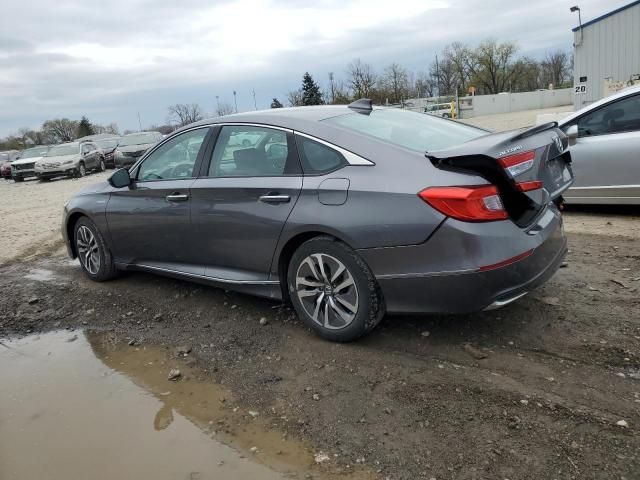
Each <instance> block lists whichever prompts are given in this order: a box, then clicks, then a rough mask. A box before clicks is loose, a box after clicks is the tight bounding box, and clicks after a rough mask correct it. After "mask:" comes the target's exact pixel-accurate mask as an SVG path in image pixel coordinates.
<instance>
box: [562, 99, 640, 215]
mask: <svg viewBox="0 0 640 480" xmlns="http://www.w3.org/2000/svg"><path fill="white" fill-rule="evenodd" d="M571 125H577V126H578V140H577V142H576V144H575V145H574V146H573V147H571V156H572V158H573V167H574V170H575V174H576V183H575V185H574V186H573V187H572V188H571V190H570V191H569V194H568V195H567V196H568V197H569V199H570V200H571V199H572V198H573V199H576V200H577V201H579V202H584V203H588V202H590V201H593V202H595V203H609V202H611V203H616V202H618V201H620V202H625V201H629V200H631V201H633V200H635V201H638V200H640V154H639V153H638V152H640V94H636V95H631V96H629V97H625V98H621V99H618V100H616V101H613V102H611V103H608V104H606V105H604V106H602V107H600V108H598V109H595V110H593V111H591V112H588V113H586V114H585V115H583V116H581V117H580V118H578V119H576V120H575V121H572V122H571V123H569V124H567V125H565V126H563V129H565V130H566V129H567V128H569V127H570V126H571Z"/></svg>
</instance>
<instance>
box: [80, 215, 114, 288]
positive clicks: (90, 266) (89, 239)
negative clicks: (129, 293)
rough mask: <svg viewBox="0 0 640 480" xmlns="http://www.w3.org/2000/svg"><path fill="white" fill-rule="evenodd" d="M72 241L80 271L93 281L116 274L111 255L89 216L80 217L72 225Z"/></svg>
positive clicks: (108, 278) (102, 279) (105, 278)
mask: <svg viewBox="0 0 640 480" xmlns="http://www.w3.org/2000/svg"><path fill="white" fill-rule="evenodd" d="M73 242H74V246H75V250H76V253H77V255H78V260H80V266H81V267H82V271H83V272H84V273H85V275H87V277H89V278H90V279H91V280H93V281H94V282H104V281H106V280H110V279H112V278H114V277H115V276H116V275H117V273H118V272H117V270H116V266H115V263H114V261H113V255H111V251H110V250H109V248H108V247H107V244H106V243H105V241H104V237H103V236H102V234H101V233H100V230H99V229H98V227H96V225H95V223H93V222H92V221H91V220H89V218H87V217H82V218H80V219H79V220H78V221H77V222H76V224H75V226H74V227H73Z"/></svg>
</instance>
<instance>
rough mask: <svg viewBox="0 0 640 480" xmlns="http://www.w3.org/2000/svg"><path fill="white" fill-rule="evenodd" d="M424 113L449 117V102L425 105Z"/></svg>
mask: <svg viewBox="0 0 640 480" xmlns="http://www.w3.org/2000/svg"><path fill="white" fill-rule="evenodd" d="M424 113H426V114H428V115H435V116H436V117H443V118H450V117H451V103H438V104H435V105H427V106H426V107H425V109H424Z"/></svg>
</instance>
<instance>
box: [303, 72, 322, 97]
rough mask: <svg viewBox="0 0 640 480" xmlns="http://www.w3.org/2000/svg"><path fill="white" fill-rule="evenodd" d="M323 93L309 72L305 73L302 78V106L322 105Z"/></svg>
mask: <svg viewBox="0 0 640 480" xmlns="http://www.w3.org/2000/svg"><path fill="white" fill-rule="evenodd" d="M323 103H324V102H323V101H322V92H321V91H320V87H319V86H318V84H317V83H316V82H315V81H314V80H313V77H312V76H311V75H310V74H309V72H305V74H304V75H303V76H302V104H303V105H322V104H323Z"/></svg>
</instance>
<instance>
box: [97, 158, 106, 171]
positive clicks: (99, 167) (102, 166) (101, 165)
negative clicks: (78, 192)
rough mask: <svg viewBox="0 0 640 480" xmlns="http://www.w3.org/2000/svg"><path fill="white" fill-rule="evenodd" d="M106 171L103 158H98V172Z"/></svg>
mask: <svg viewBox="0 0 640 480" xmlns="http://www.w3.org/2000/svg"><path fill="white" fill-rule="evenodd" d="M106 169H107V166H106V165H105V164H104V158H100V164H99V165H98V171H99V172H104V171H105V170H106Z"/></svg>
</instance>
